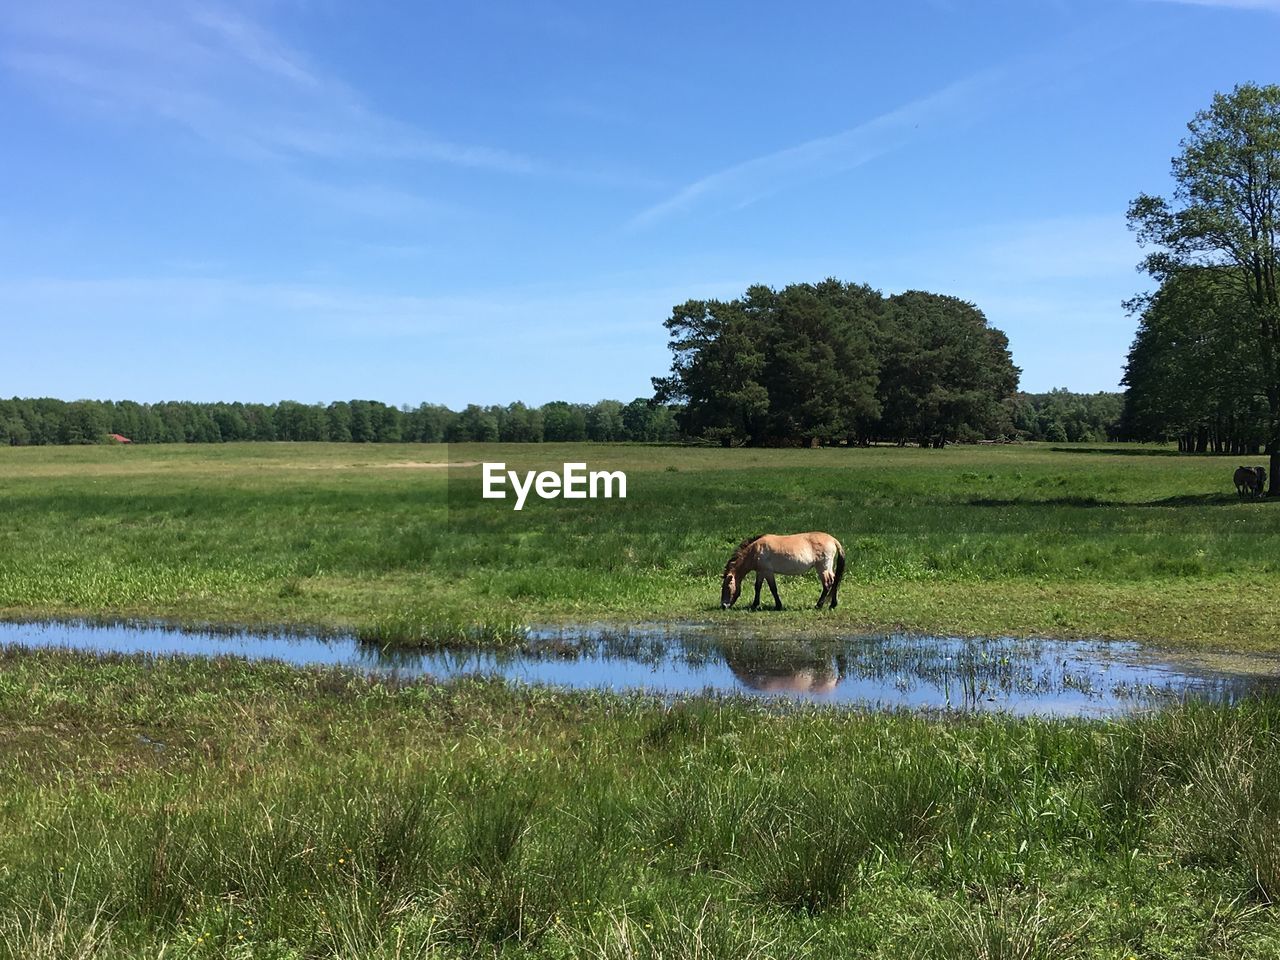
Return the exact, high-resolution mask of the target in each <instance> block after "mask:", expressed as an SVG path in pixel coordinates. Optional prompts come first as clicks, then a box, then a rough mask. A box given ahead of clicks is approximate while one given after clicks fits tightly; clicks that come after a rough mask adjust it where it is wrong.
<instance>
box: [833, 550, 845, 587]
mask: <svg viewBox="0 0 1280 960" xmlns="http://www.w3.org/2000/svg"><path fill="white" fill-rule="evenodd" d="M843 579H844V547H843V546H841V544H840V541H838V540H837V541H836V578H835V580H834V581H832V583H831V593H832V595H833V596H834V595H835V592H836V591H837V590H839V589H840V581H841V580H843Z"/></svg>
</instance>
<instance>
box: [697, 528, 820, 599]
mask: <svg viewBox="0 0 1280 960" xmlns="http://www.w3.org/2000/svg"><path fill="white" fill-rule="evenodd" d="M753 570H754V571H755V574H756V596H755V599H754V600H753V601H752V602H751V609H752V610H755V609H756V608H757V607H759V606H760V586H761V584H764V583H768V584H769V592H770V593H772V594H773V608H774V609H775V610H781V609H782V598H781V597H779V596H778V584H777V582H776V581H775V580H774V574H778V573H781V574H789V575H794V574H800V573H807V572H808V571H810V570H817V571H818V577H819V578H820V579H821V580H822V595H821V596H820V597H818V607H819V608H821V607H822V602H823V601H824V600H826V599H827V598H828V597H830V599H831V603H830V607H831V609H832V610H834V609H835V608H836V604H837V602H839V592H840V580H841V578H843V577H844V547H842V546H840V541H839V540H837V539H836V538H835V537H833V536H831V534H829V533H793V534H791V535H790V536H778V535H777V534H773V533H766V534H763V535H761V536H758V537H749V538H748V539H746V540H743V541H742V543H740V544H738V548H737V549H736V550H734V551H733V556H731V557H730V558H729V562H728V563H726V564H725V566H724V580H723V582H722V584H721V588H720V606H721V607H723V608H724V609H725V610H728V609H729V608H730V607H732V606H733V605H734V604H735V603H737V602H738V595H739V594H740V593H742V581H743V580H744V579H745V578H746V576H747V574H748V573H751V571H753Z"/></svg>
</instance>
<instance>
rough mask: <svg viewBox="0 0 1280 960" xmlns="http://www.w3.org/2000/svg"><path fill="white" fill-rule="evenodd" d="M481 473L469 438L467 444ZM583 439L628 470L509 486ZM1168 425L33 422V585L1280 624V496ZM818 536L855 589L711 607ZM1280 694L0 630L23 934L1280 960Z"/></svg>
mask: <svg viewBox="0 0 1280 960" xmlns="http://www.w3.org/2000/svg"><path fill="white" fill-rule="evenodd" d="M450 459H452V461H453V463H454V467H453V469H450V468H449V460H450ZM480 460H490V461H499V460H501V461H506V462H507V463H508V465H509V467H511V468H513V469H528V468H533V467H538V468H543V469H550V468H555V469H558V468H559V465H560V464H561V463H563V462H565V461H585V462H586V463H588V464H589V465H590V467H591V468H593V469H602V468H608V469H621V470H624V471H625V472H626V474H627V480H628V491H627V492H628V496H627V498H626V499H625V500H608V501H606V500H579V501H563V500H558V501H547V502H543V501H536V500H531V501H530V503H529V504H528V505H527V506H526V507H525V509H524V510H522V511H520V512H518V513H517V512H515V511H513V510H512V509H511V506H512V501H511V500H507V501H500V500H483V499H481V497H480V471H479V468H478V466H476V464H477V462H478V461H480ZM1233 466H1234V463H1233V462H1230V461H1227V460H1224V459H1211V458H1197V457H1178V456H1176V455H1173V456H1171V455H1169V451H1167V450H1163V449H1159V448H1143V447H1114V448H1106V449H1089V448H1076V449H1070V448H1067V449H1054V448H1051V447H1048V446H1034V445H1028V446H1016V447H1015V446H1010V447H962V448H949V449H946V450H942V451H933V450H915V449H890V448H876V449H868V450H836V449H831V450H722V449H711V448H690V447H664V446H653V447H649V446H615V447H610V446H596V445H573V446H540V447H536V448H535V447H529V446H525V447H503V446H492V445H486V446H472V447H457V446H455V447H453V448H449V449H446V448H444V447H433V446H424V445H418V446H409V445H405V446H355V445H351V444H343V445H313V444H246V445H227V446H191V447H182V446H172V447H135V448H122V447H114V448H113V447H86V448H69V447H62V448H6V449H0V498H2V500H0V608H2V609H3V612H4V615H5V616H7V617H10V618H14V619H17V618H24V617H88V618H108V619H110V618H127V617H146V618H162V619H167V620H171V621H175V622H179V623H201V624H210V623H211V624H223V625H226V624H250V625H252V624H262V625H298V626H312V627H319V628H342V629H351V630H355V631H357V632H359V633H360V634H362V635H364V636H367V637H370V638H372V639H376V640H380V641H384V642H389V643H390V642H398V643H409V644H414V643H418V644H430V643H452V642H457V641H459V640H467V641H469V642H475V641H477V640H478V641H480V642H492V643H506V642H509V641H510V640H511V639H512V638H513V637H514V636H518V634H519V630H518V628H519V626H520V625H521V624H527V623H575V622H585V621H614V622H618V623H630V622H635V621H637V620H671V621H681V620H689V619H697V620H707V621H712V622H718V623H725V624H737V625H741V626H743V627H745V628H746V629H747V631H748V632H749V633H758V634H760V635H762V636H765V637H770V636H773V637H790V638H804V637H816V636H822V635H829V634H835V633H842V632H853V631H858V630H869V629H884V628H889V627H894V626H902V627H908V628H911V629H916V630H924V631H929V630H932V631H947V632H964V633H1001V634H1058V635H1066V636H1072V635H1083V636H1114V637H1136V638H1146V639H1150V640H1153V641H1156V642H1159V643H1161V644H1163V645H1165V646H1168V647H1172V648H1181V649H1184V650H1190V651H1199V650H1207V649H1218V650H1226V651H1240V652H1267V651H1273V650H1274V649H1275V642H1274V640H1273V637H1274V636H1275V635H1276V632H1277V631H1276V627H1277V626H1280V624H1277V618H1278V615H1277V613H1276V611H1275V607H1274V601H1273V599H1272V598H1273V596H1274V594H1273V592H1272V589H1271V585H1272V584H1273V583H1274V581H1275V576H1276V573H1277V570H1276V567H1277V564H1280V559H1277V553H1276V551H1275V549H1274V546H1275V545H1276V543H1277V540H1276V532H1277V530H1276V527H1277V523H1280V520H1277V518H1280V512H1277V510H1276V509H1275V508H1274V507H1273V506H1272V505H1271V504H1269V503H1265V502H1240V501H1238V500H1237V499H1236V496H1235V493H1234V490H1233V489H1231V487H1230V472H1231V469H1232V468H1233ZM814 528H817V529H826V530H829V531H831V532H833V533H835V534H836V535H837V536H838V537H839V538H840V539H841V540H842V541H843V542H844V544H845V546H846V549H847V551H848V566H847V572H846V576H845V583H844V587H843V590H842V594H841V604H840V607H839V609H838V610H836V611H834V612H829V611H825V610H824V611H821V612H819V611H815V610H813V609H811V605H812V603H813V600H814V599H815V598H816V596H817V592H818V588H817V585H816V583H815V582H814V581H813V580H812V579H807V580H804V581H800V580H783V581H782V582H781V590H782V595H783V599H784V601H785V602H786V603H787V604H788V609H787V610H785V611H783V612H782V613H773V612H772V611H768V612H766V611H760V612H758V613H752V612H748V611H746V610H745V609H735V610H731V611H727V612H726V611H721V610H720V609H719V606H718V599H719V590H718V579H719V574H720V571H721V569H722V567H723V564H724V561H725V558H726V556H727V555H728V553H729V552H730V550H731V549H732V548H733V546H734V545H735V544H736V543H737V542H738V541H739V540H740V539H742V538H743V537H744V536H747V535H748V534H752V533H758V532H762V531H769V530H774V531H798V530H806V529H814ZM1277 730H1280V702H1278V701H1277V700H1276V699H1274V698H1263V699H1257V700H1249V701H1246V702H1243V703H1239V704H1236V705H1232V706H1210V705H1204V704H1199V705H1197V704H1190V705H1185V706H1175V707H1173V708H1171V709H1168V710H1163V711H1159V712H1153V713H1149V714H1145V715H1141V716H1136V717H1131V718H1128V719H1124V720H1112V721H1085V720H1072V721H1062V720H1058V721H1048V720H1035V719H1030V720H1018V719H1011V718H1007V717H999V716H995V717H993V716H975V717H964V716H956V715H918V714H917V715H913V714H908V713H879V714H876V713H867V712H862V711H856V710H848V711H838V710H830V709H824V708H814V707H800V706H790V707H788V706H780V705H777V704H774V705H772V706H770V705H762V704H759V703H756V704H753V703H749V702H745V701H737V700H732V699H729V700H722V699H712V698H706V697H701V698H692V699H689V700H685V701H683V702H678V703H671V704H667V703H662V702H658V701H656V700H652V699H645V698H643V697H639V696H631V697H623V696H613V695H605V694H568V693H562V692H554V691H551V690H546V689H540V688H527V687H520V686H507V685H503V684H501V683H497V682H484V681H477V680H462V681H454V682H450V683H433V682H430V681H424V682H415V683H401V682H396V681H390V680H374V679H368V678H363V677H359V676H355V675H352V674H343V673H338V672H325V671H319V670H307V671H302V670H293V669H290V668H288V667H286V666H283V665H280V664H273V663H258V664H250V663H247V662H244V661H241V660H236V659H232V658H227V659H219V660H186V659H181V658H161V659H152V658H146V657H136V658H119V657H104V658H95V657H92V656H85V655H74V654H70V653H65V652H57V651H28V650H22V649H15V648H10V649H6V650H4V651H0V960H11V958H12V960H18V958H22V960H55V958H58V960H61V958H78V960H88V958H98V957H102V958H107V960H116V958H119V960H124V958H132V957H157V958H160V957H162V958H197V960H203V958H210V960H212V958H218V960H222V958H226V960H248V958H268V960H310V958H316V960H319V958H351V960H355V958H361V960H363V958H375V960H378V958H385V960H390V958H397V960H407V958H427V957H501V956H510V957H517V956H518V957H542V958H548V960H558V958H568V957H596V958H618V960H624V958H664V960H665V958H677V960H679V958H703V960H716V958H744V960H754V958H760V960H764V958H774V957H778V958H790V957H801V958H814V960H819V958H843V957H868V958H883V960H889V958H904V957H905V958H915V960H943V958H948V960H949V958H956V957H966V958H967V957H974V958H1008V960H1050V958H1053V960H1061V958H1067V960H1074V958H1081V960H1083V958H1090V960H1092V958H1098V960H1112V958H1116V960H1127V958H1131V957H1132V958H1148V957H1150V958H1157V957H1158V958H1186V960H1192V958H1201V957H1223V958H1245V957H1260V956H1276V955H1280V915H1277V914H1276V912H1275V909H1274V907H1273V903H1274V902H1275V901H1276V900H1277V898H1280V826H1277V825H1278V824H1280V799H1278V798H1280V750H1277V746H1278V744H1277Z"/></svg>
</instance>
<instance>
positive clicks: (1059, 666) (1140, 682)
mask: <svg viewBox="0 0 1280 960" xmlns="http://www.w3.org/2000/svg"><path fill="white" fill-rule="evenodd" d="M0 644H5V645H9V644H20V645H23V646H28V647H58V648H70V649H75V650H84V651H95V652H104V653H107V652H109V653H125V654H138V653H144V654H152V655H158V656H167V655H174V654H178V655H184V656H205V657H215V656H236V657H245V658H248V659H251V660H263V659H271V660H279V661H283V662H285V663H289V664H293V665H295V666H300V667H341V668H345V669H353V670H359V671H363V672H369V673H377V674H383V675H394V676H397V677H400V678H412V677H417V676H431V677H436V678H441V679H445V678H450V677H457V676H462V675H482V676H497V677H502V678H504V679H507V680H511V681H515V682H520V683H532V684H545V685H550V686H555V687H561V688H569V689H603V690H614V691H619V692H622V691H633V690H635V691H645V692H648V693H652V694H658V695H664V696H679V695H688V694H700V693H715V694H732V695H740V696H748V697H765V698H789V699H795V700H803V701H810V702H815V703H826V704H834V705H850V706H852V705H859V706H867V707H873V708H882V709H896V708H910V709H941V710H955V711H1003V712H1007V713H1012V714H1018V715H1030V714H1036V715H1044V716H1103V715H1108V714H1123V713H1128V712H1131V711H1134V710H1139V709H1148V708H1152V707H1158V706H1159V705H1161V704H1163V703H1169V702H1175V701H1177V700H1179V699H1182V698H1186V697H1201V698H1207V699H1213V700H1225V701H1231V700H1235V699H1237V698H1239V697H1241V696H1244V695H1246V694H1248V693H1251V692H1255V691H1260V690H1273V689H1280V687H1278V683H1280V678H1278V677H1276V676H1275V672H1274V671H1272V670H1270V665H1269V664H1267V665H1264V669H1263V671H1262V672H1261V673H1260V672H1259V671H1258V669H1257V668H1256V665H1255V667H1254V669H1253V670H1252V671H1251V672H1249V673H1245V672H1242V671H1239V670H1227V669H1222V668H1211V667H1208V666H1204V665H1201V664H1192V663H1190V662H1184V661H1175V660H1171V659H1168V658H1162V657H1161V656H1160V655H1159V654H1157V653H1156V652H1155V651H1152V650H1150V649H1147V648H1145V647H1143V646H1141V645H1140V644H1137V643H1129V642H1119V641H1080V640H1077V641H1068V640H1014V639H1008V638H994V639H984V638H958V637H931V636H920V635H916V634H896V633H895V634H881V635H873V636H854V637H844V638H840V639H835V640H831V639H823V640H811V641H805V640H762V639H752V638H750V637H743V636H737V635H733V634H731V633H727V632H725V631H724V630H723V629H722V628H716V627H713V626H711V625H706V624H694V623H688V624H663V625H653V624H647V625H639V626H636V627H630V628H617V627H585V628H575V629H569V628H531V629H530V630H529V633H528V636H527V639H526V642H525V643H524V644H523V646H522V648H521V649H520V650H519V651H493V650H473V649H453V650H438V649H431V650H404V649H381V648H379V647H378V646H376V645H372V644H369V643H364V642H361V641H359V640H357V639H355V638H354V637H350V636H341V635H338V636H323V635H304V634H294V633H271V632H251V631H245V632H222V631H217V632H202V631H198V630H175V629H170V628H166V627H163V626H158V625H155V624H147V623H125V624H114V625H106V626H102V625H94V624H88V623H80V622H70V623H68V622H55V623H0Z"/></svg>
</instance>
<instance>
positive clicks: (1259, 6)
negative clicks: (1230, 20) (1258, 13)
mask: <svg viewBox="0 0 1280 960" xmlns="http://www.w3.org/2000/svg"><path fill="white" fill-rule="evenodd" d="M1146 2H1148V3H1177V4H1181V5H1183V6H1191V7H1234V8H1235V9H1237V10H1270V11H1272V12H1275V13H1280V0H1146Z"/></svg>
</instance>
